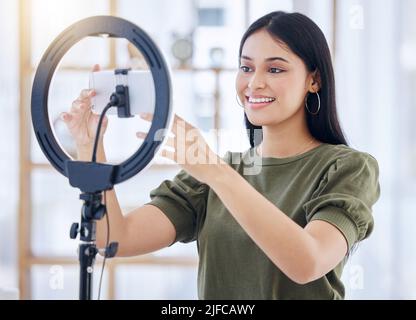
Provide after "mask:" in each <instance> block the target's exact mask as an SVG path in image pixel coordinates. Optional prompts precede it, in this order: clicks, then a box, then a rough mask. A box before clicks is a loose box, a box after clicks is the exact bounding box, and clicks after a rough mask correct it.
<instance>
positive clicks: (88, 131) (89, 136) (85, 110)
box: [61, 65, 108, 151]
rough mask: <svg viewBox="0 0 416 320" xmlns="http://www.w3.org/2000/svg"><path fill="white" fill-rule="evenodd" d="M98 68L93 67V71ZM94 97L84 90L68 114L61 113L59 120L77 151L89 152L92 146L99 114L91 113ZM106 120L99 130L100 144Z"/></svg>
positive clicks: (93, 93) (105, 119)
mask: <svg viewBox="0 0 416 320" xmlns="http://www.w3.org/2000/svg"><path fill="white" fill-rule="evenodd" d="M99 69H100V67H99V66H98V65H95V66H94V68H93V71H98V70H99ZM94 95H95V92H94V90H89V89H84V90H82V91H81V93H80V95H79V97H78V98H77V99H76V100H74V102H73V103H72V106H71V109H70V111H69V112H62V113H61V119H62V120H63V121H64V122H65V124H66V126H67V128H68V130H69V132H70V134H71V136H72V138H73V139H74V141H75V144H76V147H77V150H78V151H79V150H84V151H86V150H91V151H92V148H93V146H94V140H95V134H96V132H97V127H98V120H99V118H100V115H99V114H95V113H93V112H92V111H91V98H92V97H93V96H94ZM107 124H108V119H107V117H104V119H103V123H102V126H101V130H100V141H99V142H102V139H103V136H104V133H105V130H106V128H107Z"/></svg>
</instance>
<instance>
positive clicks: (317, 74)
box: [64, 12, 379, 299]
mask: <svg viewBox="0 0 416 320" xmlns="http://www.w3.org/2000/svg"><path fill="white" fill-rule="evenodd" d="M240 58H241V60H240V71H239V72H238V75H237V80H236V88H237V94H238V96H239V98H240V99H241V101H243V102H244V104H243V106H244V109H245V119H246V122H247V127H248V129H250V130H249V138H250V144H251V148H250V149H248V150H246V151H245V152H243V153H238V152H227V154H226V155H225V157H223V158H220V157H219V156H218V155H217V154H216V153H215V152H214V151H213V150H211V149H210V147H209V146H208V144H207V143H206V141H205V140H204V138H203V137H202V135H201V134H200V132H199V130H198V129H197V128H195V127H194V126H192V125H191V124H189V123H187V122H186V121H185V120H183V119H182V118H180V117H178V116H176V117H175V119H174V124H173V126H172V132H171V134H172V137H171V138H170V139H169V141H168V143H167V144H166V147H168V148H169V150H168V149H164V150H163V152H162V155H163V156H165V157H166V158H169V159H171V160H173V161H176V162H177V163H178V164H179V165H180V166H181V167H182V169H183V170H181V171H180V172H179V173H178V174H177V175H176V176H175V178H174V179H173V180H165V181H163V182H162V183H161V184H160V185H159V186H158V187H157V188H155V189H153V190H152V191H151V193H150V197H151V201H150V202H148V203H147V204H145V205H144V206H141V207H139V208H137V209H135V210H133V211H131V212H130V213H129V214H127V216H123V214H122V212H121V209H120V205H119V204H118V200H117V197H116V194H115V191H114V190H111V191H108V192H106V193H107V197H106V198H107V209H108V217H109V220H110V224H111V239H110V241H117V242H118V243H119V251H118V255H120V256H132V255H138V254H144V253H148V252H152V251H155V250H158V249H161V248H164V247H167V246H170V245H172V244H173V243H175V242H178V241H181V242H185V243H186V242H191V241H197V242H198V251H199V252H198V253H199V270H198V271H199V272H198V295H199V297H200V298H201V299H342V298H344V295H345V290H344V286H343V283H342V282H341V280H340V277H341V274H342V269H343V267H344V264H345V262H346V260H347V258H348V256H349V253H350V252H351V250H352V249H353V248H354V247H355V245H356V244H357V243H358V242H359V241H361V240H363V239H365V238H366V237H368V236H369V235H370V233H371V232H372V229H373V218H372V205H373V204H374V203H375V202H376V201H377V199H378V197H379V184H378V165H377V161H376V160H375V159H374V158H373V157H372V156H371V155H369V154H367V153H364V152H360V151H357V150H354V149H352V148H350V147H348V146H347V145H346V141H345V138H344V136H343V134H342V132H341V130H340V126H339V123H338V120H337V114H336V106H335V89H334V80H333V79H334V75H333V71H332V65H331V60H330V55H329V49H328V46H327V44H326V41H325V38H324V36H323V34H322V32H321V31H320V29H319V28H318V27H317V26H316V25H315V23H313V22H312V21H311V20H310V19H309V18H307V17H306V16H304V15H301V14H298V13H290V14H288V13H284V12H272V13H270V14H268V15H266V16H264V17H262V18H260V19H259V20H257V21H256V22H254V23H253V24H252V25H251V26H250V28H249V29H248V30H247V32H246V33H245V34H244V36H243V39H242V41H241V49H240ZM309 93H314V94H313V95H311V97H309ZM93 94H94V93H93V92H87V91H84V92H83V94H81V96H80V97H79V99H78V100H77V101H78V102H77V101H76V102H75V103H74V104H73V106H72V108H71V110H70V111H69V112H68V113H66V114H64V121H65V122H66V124H67V125H68V126H71V128H72V129H73V130H72V131H71V134H72V135H73V137H74V139H78V141H83V142H85V141H86V142H85V143H82V144H80V143H78V144H77V145H78V147H79V150H78V155H79V158H80V159H81V160H83V159H88V158H89V156H90V154H91V147H92V145H91V142H92V140H93V139H92V137H89V139H86V140H85V139H83V138H85V130H82V129H83V127H85V125H88V123H86V122H85V121H83V119H88V116H87V115H88V113H90V112H91V97H92V95H93ZM315 95H316V96H318V95H319V96H320V99H319V100H318V102H316V101H315V103H314V102H313V101H312V97H313V96H315ZM81 106H82V107H81ZM305 110H306V111H305ZM308 110H312V112H310V111H308ZM142 119H144V120H146V121H152V114H142ZM84 129H85V128H84ZM258 133H259V134H258ZM103 134H104V131H103ZM137 137H138V138H139V139H143V138H144V137H145V134H144V133H140V132H139V133H138V134H137ZM84 140H85V141H84ZM99 140H100V141H101V142H100V146H99V148H98V161H100V162H105V161H106V156H105V152H104V147H103V144H102V137H100V139H99ZM255 147H259V148H257V150H255V149H254V148H255ZM256 151H257V152H256ZM253 159H254V160H255V161H254V165H253ZM247 166H253V167H255V169H256V170H246V169H247V168H246V167H247ZM105 235H106V233H105V226H104V224H103V222H100V223H99V224H98V226H97V243H98V245H99V246H102V245H103V244H104V243H105V242H104V241H105Z"/></svg>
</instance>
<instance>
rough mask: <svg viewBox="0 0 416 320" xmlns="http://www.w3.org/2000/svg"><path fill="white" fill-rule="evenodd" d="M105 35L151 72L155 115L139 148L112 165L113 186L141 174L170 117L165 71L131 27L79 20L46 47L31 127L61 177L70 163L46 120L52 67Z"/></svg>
mask: <svg viewBox="0 0 416 320" xmlns="http://www.w3.org/2000/svg"><path fill="white" fill-rule="evenodd" d="M99 34H109V36H110V37H117V38H125V39H127V40H128V41H130V42H131V43H132V44H134V46H135V47H136V48H137V49H138V50H139V51H140V52H141V53H142V54H143V56H144V58H145V59H146V62H147V64H148V66H149V69H150V71H151V72H152V77H153V82H154V88H155V96H156V99H155V112H154V118H153V121H152V124H151V127H150V129H149V132H148V134H147V136H146V138H145V139H144V141H143V143H142V145H141V146H140V148H139V149H138V150H137V151H136V152H135V153H134V154H133V155H132V156H130V157H129V158H128V159H126V160H125V161H123V162H122V163H120V164H117V165H114V168H115V175H114V181H113V183H114V184H117V183H121V182H123V181H125V180H127V179H129V178H131V177H132V176H134V175H136V174H137V173H138V172H140V171H141V170H143V169H144V168H145V167H146V166H147V165H148V164H149V163H150V162H151V161H152V159H153V157H154V155H155V153H156V151H157V148H158V147H159V146H160V145H161V143H162V142H163V139H161V136H160V135H156V133H159V130H160V129H164V131H163V133H164V134H163V136H166V135H167V130H166V129H167V128H168V126H169V123H170V117H171V105H170V103H171V81H170V75H169V69H168V67H167V65H166V62H165V60H164V58H163V55H162V54H161V53H160V51H159V49H158V48H157V46H156V45H155V43H154V42H153V40H152V39H151V38H150V37H149V36H148V35H147V33H146V32H145V31H143V30H142V29H141V28H139V27H138V26H136V25H135V24H133V23H131V22H129V21H127V20H125V19H122V18H118V17H114V16H94V17H89V18H86V19H83V20H80V21H78V22H76V23H74V24H73V25H71V26H70V27H68V28H67V29H65V30H64V31H63V32H62V33H61V34H60V35H59V36H58V37H56V38H55V40H54V41H53V42H52V43H51V45H50V46H49V47H48V49H47V50H46V52H45V53H44V55H43V56H42V59H41V61H40V63H39V66H38V68H37V71H36V74H35V78H34V81H33V87H32V101H31V112H32V124H33V128H34V131H35V135H36V138H37V140H38V143H39V145H40V147H41V149H42V151H43V153H44V154H45V156H46V157H47V158H48V160H49V161H50V162H51V164H52V165H53V167H54V168H55V169H56V170H58V171H59V172H60V173H61V174H63V175H64V176H68V175H67V172H66V170H65V168H66V165H65V163H66V162H67V161H70V160H72V159H71V158H69V157H68V156H67V154H66V153H65V152H64V151H63V150H62V149H61V147H60V146H59V144H58V143H57V141H56V139H55V136H54V134H53V131H52V128H51V125H50V122H49V117H48V95H49V86H50V82H51V80H52V76H53V75H54V73H55V70H56V67H57V65H58V63H59V62H60V60H61V59H62V57H63V56H64V55H65V54H66V52H67V51H68V50H69V49H70V48H71V47H72V46H73V45H74V44H76V43H77V42H79V41H80V40H82V39H83V38H85V37H87V36H96V35H99Z"/></svg>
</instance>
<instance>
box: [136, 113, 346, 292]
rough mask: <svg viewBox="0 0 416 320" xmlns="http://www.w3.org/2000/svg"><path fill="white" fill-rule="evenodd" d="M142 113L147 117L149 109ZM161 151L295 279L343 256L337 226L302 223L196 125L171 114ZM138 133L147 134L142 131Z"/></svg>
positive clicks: (312, 275) (318, 273) (316, 274)
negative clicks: (268, 196)
mask: <svg viewBox="0 0 416 320" xmlns="http://www.w3.org/2000/svg"><path fill="white" fill-rule="evenodd" d="M141 117H142V118H143V119H145V120H148V121H151V120H152V115H151V114H142V115H141ZM172 133H173V134H174V135H175V138H173V137H169V138H168V141H167V143H166V146H169V147H170V148H173V149H174V150H173V151H170V150H167V149H163V150H162V155H163V156H165V157H166V158H168V159H171V160H173V161H175V162H177V163H178V164H179V165H180V166H181V167H182V168H183V169H185V170H186V171H187V172H188V173H189V174H190V175H192V176H193V177H194V178H195V179H197V180H199V181H201V182H203V183H206V184H208V185H209V186H210V187H211V188H212V190H213V191H214V192H215V193H216V194H217V195H218V197H219V198H220V199H221V201H222V203H223V204H224V206H225V207H226V208H227V209H228V210H229V211H230V213H231V214H232V215H233V217H234V218H235V219H236V220H237V222H238V223H239V224H240V225H241V227H242V228H243V229H244V230H245V231H246V232H247V234H248V235H249V236H250V237H251V238H252V239H253V241H254V242H255V243H256V244H257V245H258V246H259V247H260V248H261V249H262V250H263V252H264V253H265V254H266V255H267V256H268V257H269V258H270V260H271V261H273V263H274V264H275V265H276V266H277V267H278V268H279V269H280V270H282V271H283V272H284V273H285V274H286V275H287V276H288V277H289V278H290V279H292V280H293V281H295V282H297V283H300V284H305V283H308V282H310V281H313V280H315V279H318V278H320V277H322V276H323V275H325V274H326V273H328V272H329V271H330V270H332V269H333V268H334V267H335V266H336V265H337V264H338V263H339V262H340V261H341V260H342V259H343V258H344V257H345V255H346V253H347V249H348V244H347V241H346V239H345V238H344V236H343V234H342V233H341V231H339V230H338V229H337V228H336V227H335V226H333V225H331V224H330V223H328V222H324V221H320V220H316V221H315V220H314V221H312V222H310V223H309V224H308V225H307V226H306V227H305V228H302V227H300V226H299V225H298V224H296V223H295V222H294V221H292V220H291V219H290V218H289V217H288V216H286V215H285V214H284V213H283V212H282V211H281V210H280V209H279V208H277V207H276V206H275V205H274V204H273V203H271V202H270V201H268V200H267V199H266V198H265V197H264V196H263V195H262V194H261V193H259V192H258V191H257V190H256V189H254V188H253V187H252V186H251V185H250V184H249V183H248V182H247V181H246V180H244V178H243V177H242V176H240V174H239V173H238V172H237V171H235V170H234V169H233V168H231V167H230V166H229V165H228V164H227V163H225V162H224V161H223V160H222V159H221V158H219V157H218V156H217V155H216V154H215V153H214V152H213V151H212V150H211V149H210V148H209V146H208V145H207V143H206V142H205V140H204V138H203V137H202V135H201V134H200V133H199V130H198V129H197V128H195V127H193V126H192V125H191V124H189V123H188V122H186V121H185V120H183V119H182V118H180V117H179V116H177V115H175V119H174V123H173V127H172ZM138 136H140V137H144V136H145V133H143V132H140V133H139V134H138Z"/></svg>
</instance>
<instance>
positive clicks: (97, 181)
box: [66, 69, 132, 300]
mask: <svg viewBox="0 0 416 320" xmlns="http://www.w3.org/2000/svg"><path fill="white" fill-rule="evenodd" d="M127 73H128V69H117V70H116V71H115V74H116V75H118V74H120V75H127ZM111 107H117V110H118V112H117V113H118V116H119V117H120V118H128V117H131V116H132V115H131V113H130V103H129V91H128V87H127V86H125V85H117V86H116V90H115V92H114V93H113V94H112V95H111V97H110V102H109V103H108V104H107V106H106V107H105V108H104V110H103V112H102V114H101V116H100V119H99V122H98V127H97V132H96V138H95V141H94V149H93V153H92V161H91V162H82V161H67V162H66V171H67V176H68V178H69V183H70V184H71V185H72V186H73V187H77V188H79V189H80V190H81V191H82V193H81V195H80V199H81V200H83V201H84V204H83V206H82V210H81V224H79V223H76V222H75V223H73V224H72V226H71V231H70V237H71V239H75V238H76V237H77V235H78V234H79V235H80V241H81V243H80V245H79V247H78V259H79V264H80V280H79V281H80V282H79V298H80V300H91V299H92V294H91V293H92V274H93V266H94V261H95V256H96V255H97V253H98V249H97V246H96V226H97V223H96V221H97V220H101V219H102V218H103V217H104V216H105V214H106V213H107V208H106V205H105V203H104V204H103V203H102V193H103V192H104V191H106V190H111V189H112V188H113V186H114V176H115V171H116V167H115V166H112V165H107V164H101V163H97V162H96V152H97V144H98V137H99V133H100V130H101V125H102V121H103V118H104V116H105V113H106V112H107V111H108V110H109V109H110V108H111ZM107 236H108V235H107ZM117 249H118V243H117V242H112V243H108V241H107V245H106V247H105V248H104V252H103V253H104V259H106V258H112V257H114V256H115V255H116V253H117Z"/></svg>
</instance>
